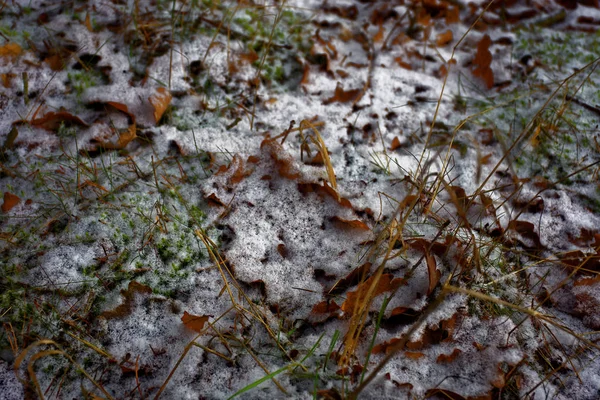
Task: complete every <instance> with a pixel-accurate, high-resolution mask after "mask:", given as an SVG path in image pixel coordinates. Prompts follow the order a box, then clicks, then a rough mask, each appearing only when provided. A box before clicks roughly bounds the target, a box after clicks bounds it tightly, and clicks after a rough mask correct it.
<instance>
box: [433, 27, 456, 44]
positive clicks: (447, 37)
mask: <svg viewBox="0 0 600 400" xmlns="http://www.w3.org/2000/svg"><path fill="white" fill-rule="evenodd" d="M452 38H453V35H452V31H451V30H450V29H448V30H447V31H446V32H442V33H440V34H438V35H437V39H436V40H435V43H436V45H437V46H438V47H442V46H445V45H447V44H448V43H450V42H451V41H452Z"/></svg>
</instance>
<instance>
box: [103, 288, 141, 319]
mask: <svg viewBox="0 0 600 400" xmlns="http://www.w3.org/2000/svg"><path fill="white" fill-rule="evenodd" d="M136 294H139V295H149V294H152V288H150V287H149V286H146V285H142V284H141V283H138V282H136V281H131V282H129V286H127V290H121V295H122V296H123V298H124V301H123V304H121V305H119V306H117V308H115V309H114V310H110V311H105V312H103V313H102V314H101V316H102V317H104V318H106V319H111V318H123V317H125V316H127V315H129V314H131V312H132V311H133V310H132V309H131V308H132V307H133V302H134V298H135V295H136Z"/></svg>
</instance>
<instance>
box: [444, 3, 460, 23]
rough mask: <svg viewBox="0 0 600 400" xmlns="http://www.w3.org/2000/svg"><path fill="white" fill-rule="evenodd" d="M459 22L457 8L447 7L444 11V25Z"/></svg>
mask: <svg viewBox="0 0 600 400" xmlns="http://www.w3.org/2000/svg"><path fill="white" fill-rule="evenodd" d="M457 22H460V10H459V9H458V7H449V8H448V9H447V10H446V23H447V24H455V23H457Z"/></svg>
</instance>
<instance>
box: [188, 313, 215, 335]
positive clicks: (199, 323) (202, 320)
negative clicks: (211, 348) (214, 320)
mask: <svg viewBox="0 0 600 400" xmlns="http://www.w3.org/2000/svg"><path fill="white" fill-rule="evenodd" d="M209 317H210V315H200V316H199V315H193V314H189V313H188V312H187V311H184V312H183V316H182V317H181V322H183V324H184V325H185V326H186V328H188V329H191V330H193V331H194V332H196V333H202V332H203V330H204V324H206V323H207V322H208V318H209Z"/></svg>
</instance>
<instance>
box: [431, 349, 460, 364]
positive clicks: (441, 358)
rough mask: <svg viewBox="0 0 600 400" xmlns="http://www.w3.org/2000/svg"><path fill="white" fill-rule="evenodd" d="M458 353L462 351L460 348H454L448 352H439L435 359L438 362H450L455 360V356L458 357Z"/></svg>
mask: <svg viewBox="0 0 600 400" xmlns="http://www.w3.org/2000/svg"><path fill="white" fill-rule="evenodd" d="M460 353H462V351H461V350H460V349H454V351H453V352H452V353H450V354H440V355H439V356H438V358H437V359H436V360H435V361H436V362H437V363H438V364H443V363H451V362H452V361H454V360H456V357H458V356H459V355H460Z"/></svg>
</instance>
